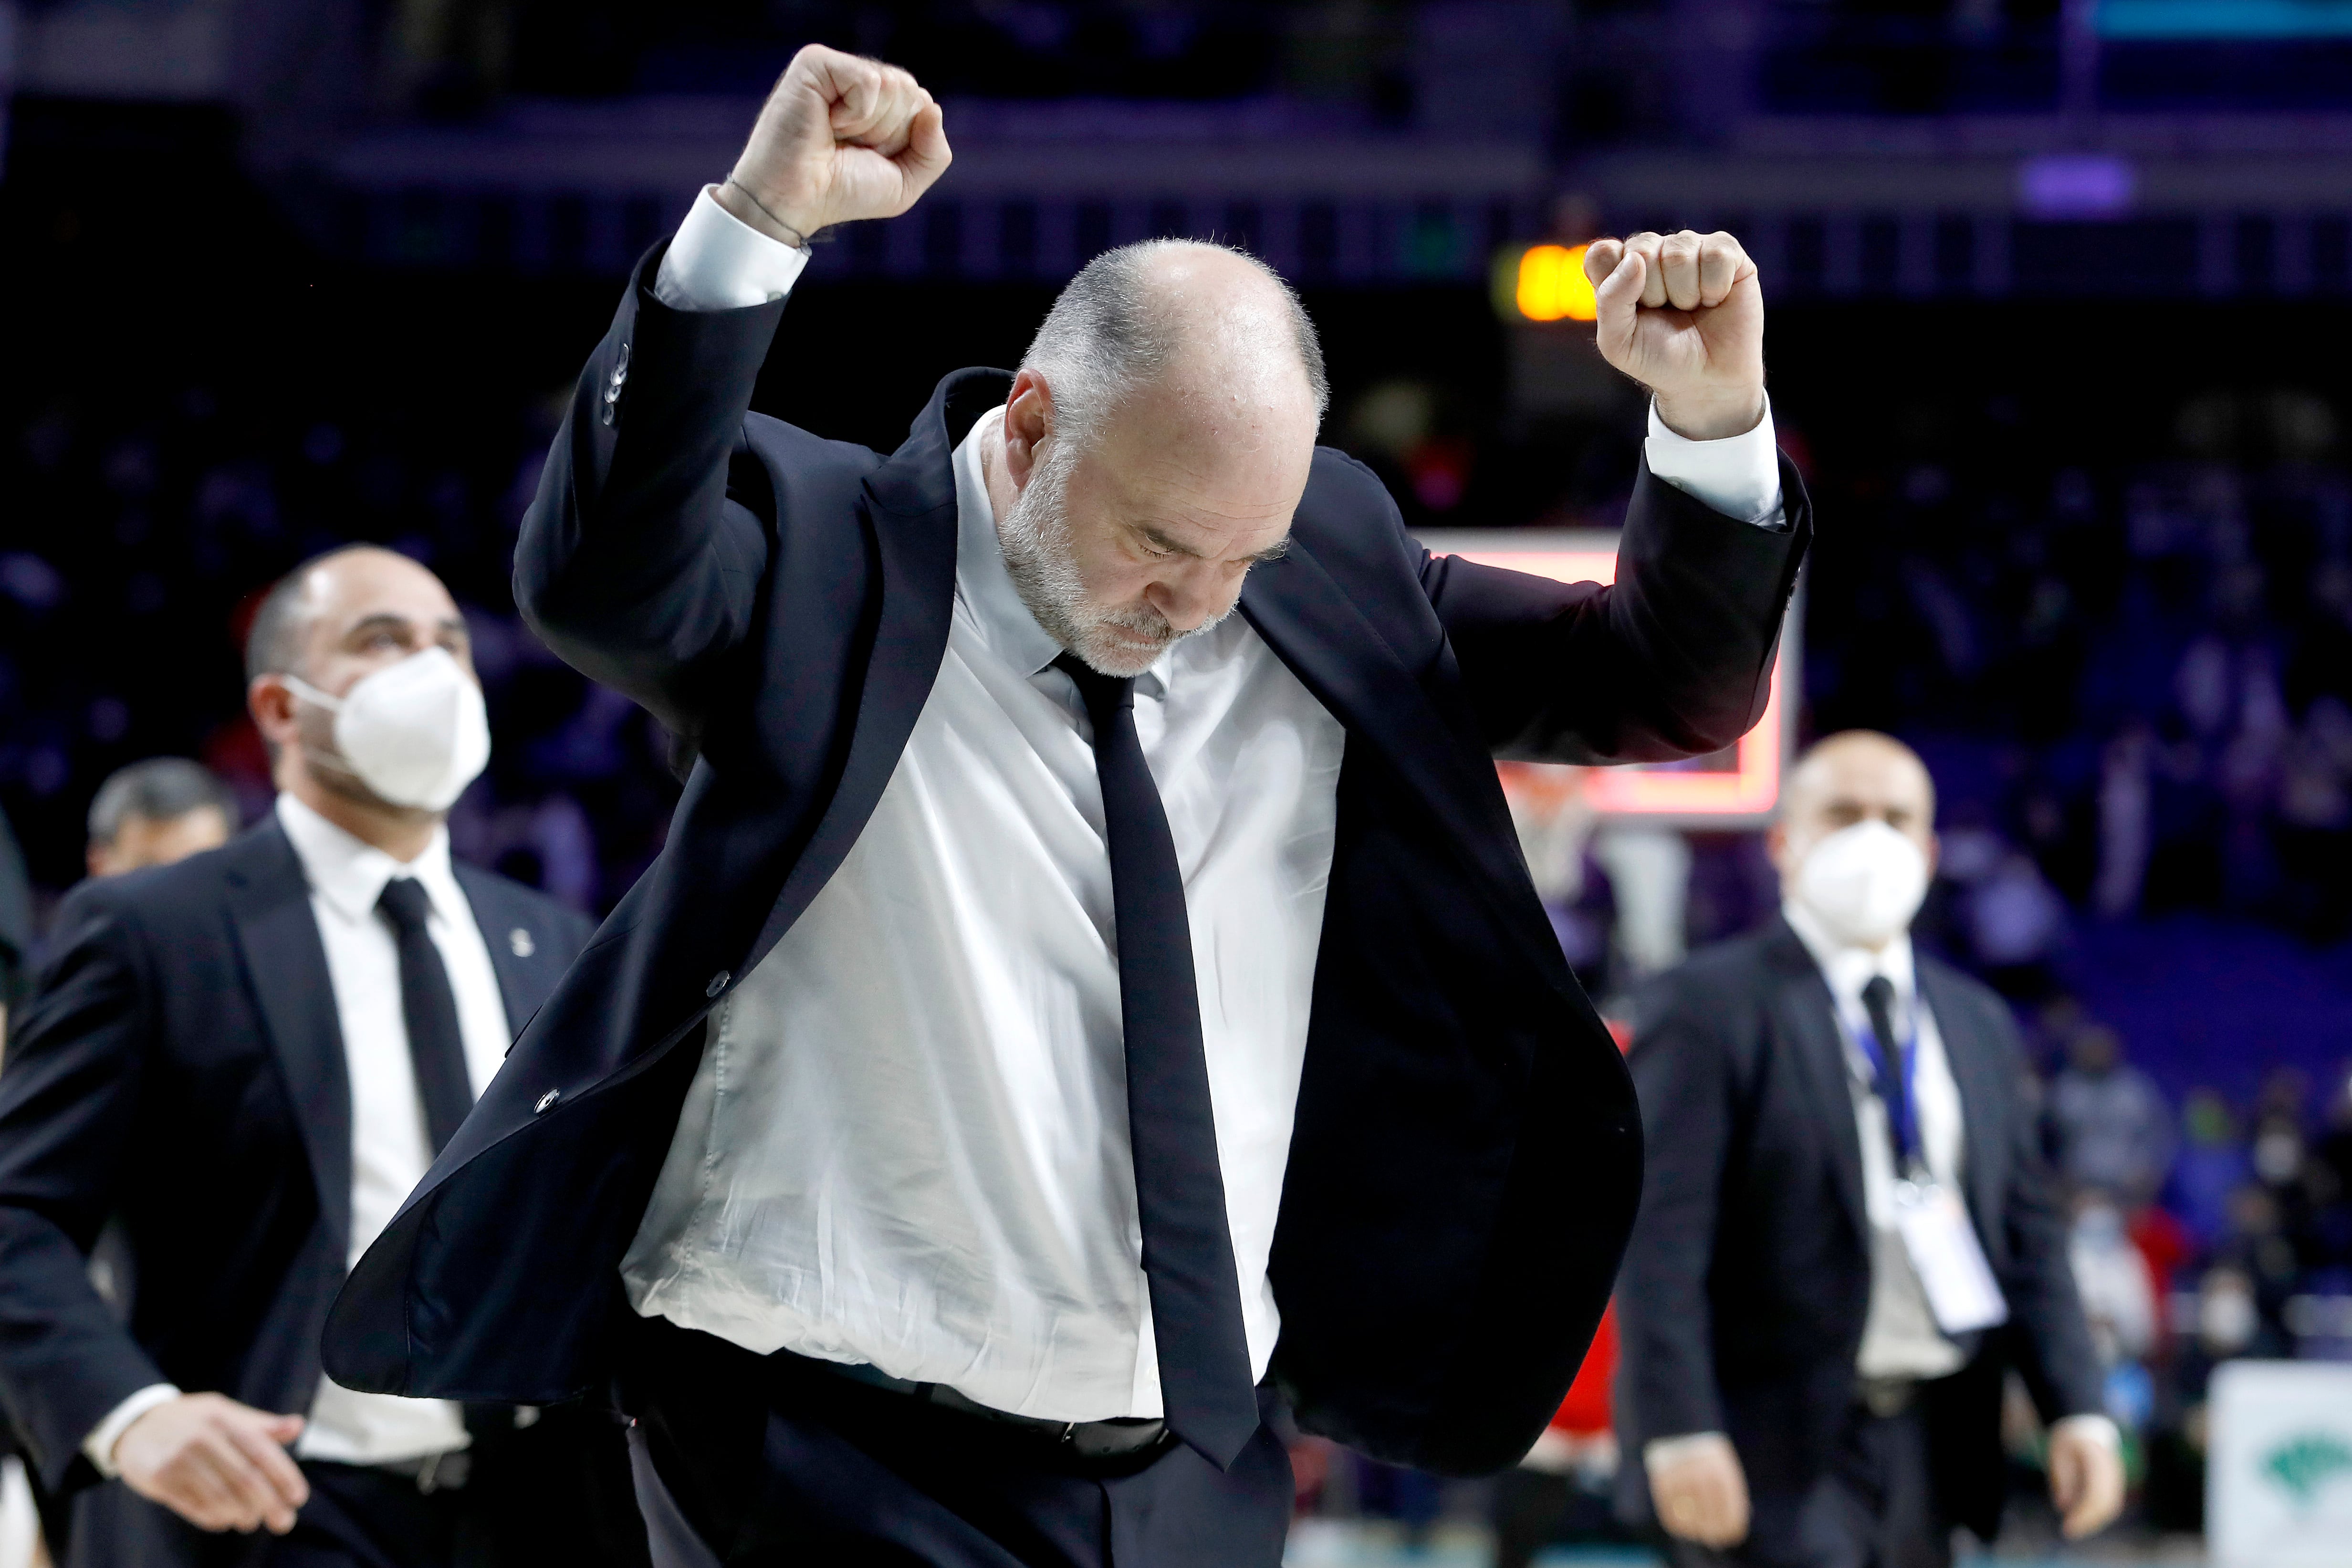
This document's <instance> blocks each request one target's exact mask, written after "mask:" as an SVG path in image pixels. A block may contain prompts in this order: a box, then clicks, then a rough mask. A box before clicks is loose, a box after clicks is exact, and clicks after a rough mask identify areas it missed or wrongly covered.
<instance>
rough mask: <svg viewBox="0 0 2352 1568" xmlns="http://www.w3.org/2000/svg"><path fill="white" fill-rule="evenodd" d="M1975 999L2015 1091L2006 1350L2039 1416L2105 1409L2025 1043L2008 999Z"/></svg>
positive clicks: (2007, 1209) (2007, 1212) (2006, 1218)
mask: <svg viewBox="0 0 2352 1568" xmlns="http://www.w3.org/2000/svg"><path fill="white" fill-rule="evenodd" d="M1980 1005H1982V1006H1983V1008H1984V1010H1985V1012H1986V1013H1987V1015H1988V1021H1987V1025H1986V1026H1987V1028H1988V1029H1989V1030H1990V1032H1991V1035H1992V1037H1993V1038H1995V1039H1996V1040H1998V1041H1999V1042H2000V1049H2001V1056H2002V1064H2003V1067H2004V1068H2005V1069H2006V1070H2007V1071H2008V1073H2009V1075H2010V1081H2011V1083H2012V1084H2014V1085H2015V1086H2016V1090H2017V1093H2016V1110H2015V1113H2014V1114H2013V1115H2012V1116H2011V1119H2010V1129H2009V1131H2010V1150H2009V1190H2008V1192H2007V1194H2005V1195H2004V1200H2003V1205H2002V1212H2001V1225H2002V1226H2003V1228H2004V1230H2005V1231H2006V1233H2007V1234H2006V1237H2005V1239H2006V1241H2007V1242H2008V1251H2009V1266H2008V1268H2006V1269H2004V1270H2003V1271H2002V1278H2001V1282H2000V1283H2001V1290H2002V1293H2003V1294H2004V1295H2006V1296H2007V1297H2008V1298H2009V1311H2010V1321H2009V1324H2008V1328H2007V1332H2008V1333H2009V1335H2010V1337H2011V1357H2012V1359H2013V1361H2014V1363H2015V1364H2016V1367H2017V1370H2018V1373H2019V1374H2020V1375H2021V1376H2022V1377H2023V1378H2024V1379H2025V1386H2026V1388H2027V1390H2028V1391H2029V1392H2030V1393H2032V1395H2033V1404H2034V1407H2035V1408H2036V1409H2038V1410H2039V1411H2040V1412H2041V1413H2042V1419H2043V1420H2044V1421H2055V1420H2058V1419H2059V1418H2060V1417H2062V1416H2067V1415H2098V1414H2101V1413H2103V1412H2104V1411H2105V1409H2106V1400H2105V1394H2104V1391H2103V1390H2102V1388H2101V1387H2100V1379H2099V1370H2098V1368H2099V1357H2098V1352H2097V1350H2096V1348H2095V1346H2094V1345H2093V1344H2092V1342H2091V1327H2090V1324H2089V1322H2088V1321H2086V1320H2085V1319H2084V1315H2083V1296H2082V1291H2081V1290H2080V1289H2078V1288H2077V1287H2076V1285H2075V1283H2074V1265H2073V1264H2072V1263H2071V1262H2070V1261H2068V1258H2067V1245H2068V1231H2069V1226H2068V1222H2067V1215H2066V1209H2065V1205H2064V1204H2063V1202H2062V1195H2061V1193H2060V1190H2059V1183H2058V1178H2057V1175H2056V1173H2054V1172H2053V1171H2052V1170H2051V1168H2050V1162H2049V1160H2048V1159H2047V1158H2046V1157H2045V1156H2044V1154H2043V1152H2042V1130H2041V1127H2040V1125H2039V1120H2040V1119H2039V1117H2038V1116H2037V1115H2036V1114H2035V1113H2034V1110H2033V1107H2034V1097H2033V1095H2032V1086H2031V1084H2030V1083H2029V1081H2028V1079H2027V1077H2026V1068H2025V1051H2024V1047H2023V1046H2022V1045H2021V1043H2020V1042H2019V1040H2018V1038H2017V1030H2016V1026H2015V1024H2014V1023H2013V1022H2012V1021H2011V1018H2010V1016H2009V1009H2008V1008H2007V1007H2006V1006H2004V1005H2001V1004H2000V1003H1999V1002H1997V1001H1992V1000H1990V999H1986V1000H1984V1001H1983V1002H1982V1003H1981V1004H1980Z"/></svg>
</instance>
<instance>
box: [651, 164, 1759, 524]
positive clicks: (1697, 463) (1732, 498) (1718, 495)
mask: <svg viewBox="0 0 2352 1568" xmlns="http://www.w3.org/2000/svg"><path fill="white" fill-rule="evenodd" d="M713 205H716V204H713ZM684 232H685V231H684V230H683V229H681V230H680V231H679V233H680V234H681V235H683V234H684ZM769 243H770V244H771V245H772V244H774V243H775V242H774V241H773V240H770V241H769ZM1643 451H1644V452H1645V453H1646V454H1647V456H1648V457H1649V459H1650V472H1652V473H1654V474H1655V475H1656V476H1657V477H1658V478H1660V479H1664V480H1665V481H1666V483H1668V484H1670V485H1672V486H1674V487H1675V489H1678V490H1681V491H1683V492H1684V493H1685V494H1686V495H1689V496H1690V497H1692V498H1693V499H1694V500H1698V501H1700V502H1702V503H1704V504H1705V505H1706V506H1708V507H1710V508H1712V509H1713V510H1717V511H1719V512H1721V513H1723V515H1724V516H1726V517H1736V518H1738V520H1739V521H1742V522H1752V523H1754V524H1755V525H1756V526H1757V527H1759V528H1775V529H1777V528H1780V527H1781V526H1782V525H1783V523H1784V522H1785V521H1787V514H1786V512H1785V511H1784V510H1783V508H1782V505H1781V497H1780V448H1779V447H1777V446H1775V445H1774V444H1773V439H1772V400H1771V398H1770V397H1769V395H1768V396H1767V397H1766V398H1765V400H1764V417H1763V418H1761V419H1759V420H1758V421H1757V422H1756V428H1755V429H1753V430H1750V431H1749V432H1748V434H1746V435H1745V436H1726V437H1724V438H1723V439H1722V440H1720V441H1694V440H1692V439H1691V438H1690V437H1687V436H1677V435H1675V433H1674V432H1673V431H1672V430H1670V429H1668V428H1667V427H1666V422H1665V421H1664V420H1663V419H1661V418H1659V417H1658V405H1657V404H1656V403H1655V402H1654V401H1653V402H1652V403H1651V405H1650V438H1649V440H1648V441H1647V442H1646V443H1644V445H1643Z"/></svg>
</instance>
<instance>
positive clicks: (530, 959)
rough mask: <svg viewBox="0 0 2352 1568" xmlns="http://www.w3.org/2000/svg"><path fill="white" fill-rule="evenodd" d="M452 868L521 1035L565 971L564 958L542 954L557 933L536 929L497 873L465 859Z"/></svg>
mask: <svg viewBox="0 0 2352 1568" xmlns="http://www.w3.org/2000/svg"><path fill="white" fill-rule="evenodd" d="M449 868H450V870H451V871H453V872H455V873H456V875H457V886H458V887H459V888H460V889H463V890H464V892H465V894H466V902H467V903H468V904H470V905H471V906H473V910H474V925H475V927H476V929H478V931H480V932H481V933H482V945H483V946H484V947H486V948H488V950H489V953H490V968H491V970H492V971H493V972H494V973H497V975H498V977H499V1001H500V1002H501V1003H503V1004H504V1005H505V1006H506V1010H507V1033H508V1034H509V1036H514V1035H520V1034H521V1033H522V1026H524V1025H525V1024H528V1023H530V1018H531V1015H532V1014H534V1013H536V1012H538V1011H539V1009H540V1007H541V1005H543V1004H544V1003H545V1002H546V1001H547V994H548V993H549V992H550V991H551V990H553V989H554V984H553V983H554V981H555V979H556V977H557V976H559V975H561V974H562V973H563V968H562V965H561V964H554V963H548V962H546V961H545V960H543V959H540V958H539V952H540V950H541V948H543V947H545V946H546V945H547V944H548V943H549V942H551V941H553V940H554V935H555V933H554V932H552V931H544V930H541V929H538V922H536V921H532V920H531V919H530V918H529V916H527V915H526V914H525V913H524V912H523V911H522V910H520V909H518V908H517V907H516V903H515V900H513V899H510V898H509V897H508V896H507V889H506V887H505V885H504V884H503V883H501V882H500V881H499V879H497V878H496V877H493V876H491V875H489V874H488V872H484V871H478V870H476V869H475V868H473V867H471V866H468V865H466V864H465V863H464V862H462V861H452V862H451V863H450V867H449ZM535 960H536V961H537V962H534V961H535Z"/></svg>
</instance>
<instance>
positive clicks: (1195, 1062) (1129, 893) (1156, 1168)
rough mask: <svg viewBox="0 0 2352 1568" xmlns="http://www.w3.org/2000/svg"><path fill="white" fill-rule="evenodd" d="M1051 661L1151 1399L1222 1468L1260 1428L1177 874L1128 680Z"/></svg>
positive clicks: (1072, 661) (1067, 659) (1070, 661)
mask: <svg viewBox="0 0 2352 1568" xmlns="http://www.w3.org/2000/svg"><path fill="white" fill-rule="evenodd" d="M1054 663H1055V666H1056V667H1057V668H1060V669H1061V670H1063V671H1064V672H1065V673H1066V674H1067V675H1068V676H1069V677H1070V679H1073V680H1075V681H1076V682H1077V683H1078V694H1079V695H1080V696H1081V697H1083V698H1085V699H1086V704H1087V716H1088V717H1089V718H1091V719H1092V720H1093V721H1094V727H1095V773H1096V774H1097V777H1099V778H1100V779H1101V781H1102V795H1103V823H1104V826H1105V828H1106V830H1107V831H1108V837H1109V839H1110V887H1111V914H1112V918H1113V920H1114V921H1116V922H1117V924H1118V1005H1119V1019H1120V1022H1121V1024H1122V1026H1124V1028H1125V1030H1126V1037H1127V1125H1128V1136H1129V1141H1130V1142H1132V1143H1133V1145H1134V1149H1135V1201H1136V1210H1137V1213H1138V1215H1139V1217H1140V1219H1141V1221H1142V1228H1143V1274H1144V1279H1145V1281H1146V1283H1147V1285H1148V1286H1149V1288H1150V1292H1151V1330H1152V1339H1153V1342H1154V1343H1155V1344H1156V1345H1157V1347H1158V1349H1159V1352H1160V1398H1161V1400H1162V1401H1163V1407H1164V1409H1165V1411H1166V1418H1167V1422H1168V1426H1169V1429H1170V1430H1171V1431H1173V1432H1174V1433H1175V1434H1176V1435H1177V1436H1179V1437H1181V1438H1182V1439H1183V1440H1184V1441H1185V1442H1187V1443H1189V1444H1191V1445H1192V1447H1194V1448H1196V1449H1198V1450H1199V1451H1200V1452H1201V1453H1202V1454H1203V1455H1205V1456H1207V1457H1208V1458H1209V1459H1210V1460H1211V1461H1212V1462H1213V1463H1214V1464H1216V1465H1217V1466H1218V1468H1229V1467H1231V1466H1232V1464H1233V1462H1234V1459H1235V1458H1237V1457H1238V1456H1239V1455H1240V1453H1241V1451H1242V1448H1243V1446H1244V1445H1245V1444H1246V1443H1248V1441H1249V1440H1250V1437H1251V1436H1252V1435H1253V1434H1255V1432H1256V1431H1257V1427H1258V1412H1257V1395H1256V1393H1255V1390H1254V1389H1253V1388H1252V1387H1251V1384H1250V1361H1249V1340H1248V1337H1247V1336H1246V1335H1245V1334H1244V1331H1243V1328H1242V1292H1241V1280H1240V1276H1239V1273H1238V1271H1237V1270H1236V1269H1235V1268H1234V1240H1233V1233H1232V1231H1231V1229H1230V1228H1229V1227H1228V1226H1227V1225H1226V1223H1225V1180H1224V1175H1223V1173H1222V1172H1221V1171H1220V1170H1219V1169H1218V1165H1217V1127H1216V1119H1215V1116H1214V1113H1213V1110H1211V1108H1210V1104H1209V1063H1208V1058H1207V1056H1206V1054H1205V1053H1204V1052H1203V1051H1202V1047H1201V996H1200V992H1199V990H1198V989H1197V988H1196V986H1195V985H1194V983H1193V978H1192V924H1191V922H1190V921H1187V920H1186V919H1185V915H1184V879H1183V876H1182V873H1181V872H1180V871H1179V870H1178V868H1177V865H1176V842H1175V840H1174V839H1173V838H1171V837H1169V832H1168V813H1167V811H1166V809H1165V808H1164V807H1163V806H1162V805H1160V788H1159V786H1158V785H1157V784H1154V783H1152V780H1151V770H1150V768H1149V767H1148V766H1146V765H1145V763H1144V761H1143V746H1142V743H1141V742H1139V741H1138V740H1137V739H1136V736H1135V690H1134V687H1135V683H1134V682H1133V681H1131V680H1120V679H1114V678H1112V677H1110V676H1108V675H1100V674H1097V673H1096V672H1095V671H1094V670H1092V669H1089V668H1087V667H1086V666H1085V665H1084V664H1082V663H1080V662H1079V661H1078V660H1077V659H1076V658H1073V657H1072V656H1070V655H1068V654H1064V655H1063V656H1062V657H1061V658H1057V659H1055V661H1054Z"/></svg>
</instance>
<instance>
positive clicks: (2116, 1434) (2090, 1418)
mask: <svg viewBox="0 0 2352 1568" xmlns="http://www.w3.org/2000/svg"><path fill="white" fill-rule="evenodd" d="M2061 1432H2080V1433H2082V1434H2083V1435H2084V1436H2088V1437H2094V1438H2096V1439H2097V1440H2098V1441H2099V1442H2102V1443H2104V1444H2105V1445H2106V1447H2107V1452H2108V1453H2110V1454H2120V1453H2122V1452H2123V1451H2124V1434H2123V1428H2121V1427H2119V1426H2116V1420H2115V1417H2114V1416H2112V1415H2062V1416H2060V1417H2059V1418H2058V1419H2057V1420H2055V1421H2053V1422H2052V1423H2051V1424H2050V1435H2051V1436H2053V1437H2055V1436H2057V1435H2058V1434H2059V1433H2061Z"/></svg>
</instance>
